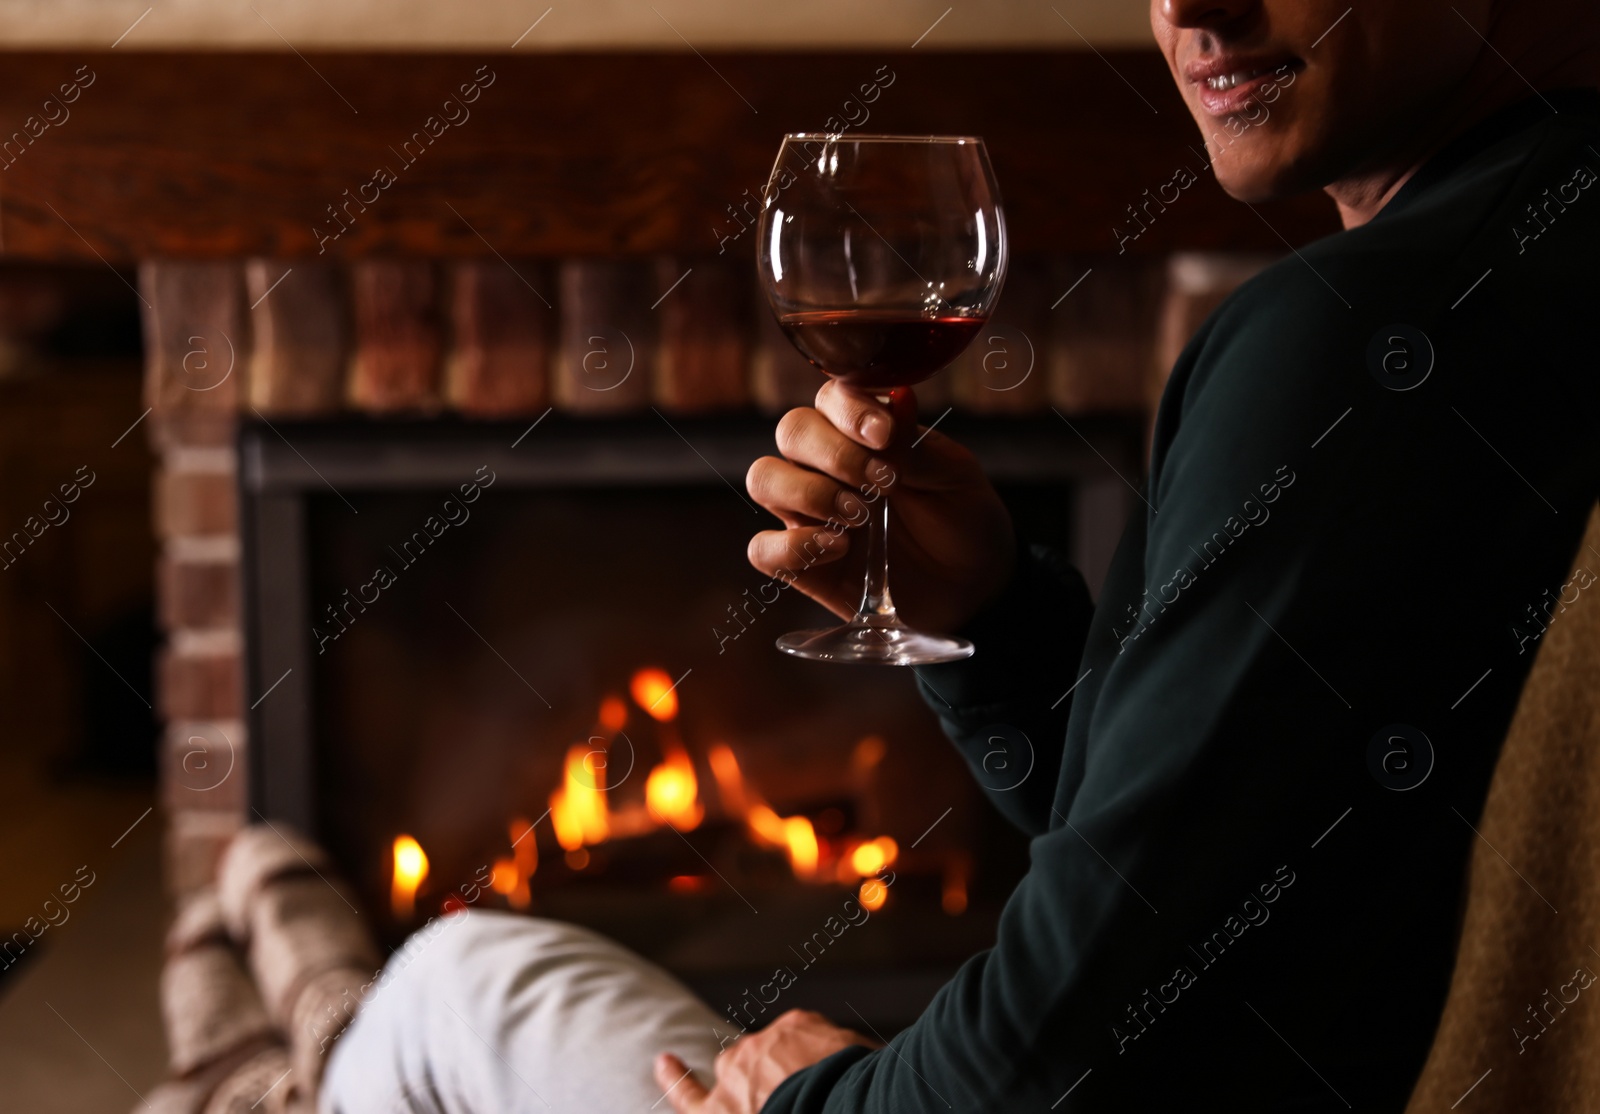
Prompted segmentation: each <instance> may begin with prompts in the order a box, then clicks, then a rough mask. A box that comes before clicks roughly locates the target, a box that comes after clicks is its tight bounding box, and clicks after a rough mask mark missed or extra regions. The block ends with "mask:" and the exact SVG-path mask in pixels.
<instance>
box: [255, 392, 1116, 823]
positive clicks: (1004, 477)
mask: <svg viewBox="0 0 1600 1114" xmlns="http://www.w3.org/2000/svg"><path fill="white" fill-rule="evenodd" d="M774 424H775V419H774V418H772V417H771V416H758V415H748V414H745V415H736V416H725V417H711V418H682V419H672V420H670V421H669V420H668V419H667V418H665V417H663V416H661V415H660V414H654V415H649V416H644V415H640V416H631V417H626V418H603V419H600V418H563V417H560V416H556V415H553V414H551V413H550V412H549V411H546V413H545V416H544V417H543V418H541V419H540V420H539V421H537V422H534V423H532V424H531V425H530V424H528V423H526V422H515V423H513V422H499V421H493V422H490V421H470V420H464V419H459V418H429V419H425V420H389V421H385V420H381V419H352V420H340V421H300V422H290V421H278V422H268V421H261V422H247V423H242V424H241V426H240V428H239V431H238V435H237V436H238V441H237V444H238V452H239V456H238V460H239V468H238V485H239V486H238V495H239V526H240V539H241V547H242V554H241V575H242V578H243V579H242V596H243V606H244V631H245V655H244V671H245V686H246V687H245V691H246V693H247V694H251V695H252V696H253V697H254V699H253V702H252V703H251V705H250V708H249V711H248V713H247V717H248V719H247V725H248V732H249V735H248V739H249V742H248V746H247V753H248V755H249V767H250V786H249V798H250V801H249V803H250V805H251V807H252V808H254V809H255V810H256V811H257V812H258V813H259V814H260V815H262V816H264V817H266V818H267V819H269V820H283V821H287V822H289V823H291V824H294V825H295V826H297V827H298V828H300V830H302V831H304V832H307V833H311V834H313V835H314V834H315V833H316V828H317V825H316V815H317V812H316V797H315V794H316V776H315V760H316V751H315V748H316V740H315V738H314V719H315V716H314V708H315V704H314V699H315V693H314V692H313V689H312V672H313V670H312V659H313V657H314V656H315V655H314V653H313V650H312V643H311V639H310V636H309V634H308V633H307V632H309V630H310V622H311V617H312V608H311V599H310V585H309V581H310V564H311V554H310V552H309V548H308V546H309V536H308V525H307V515H306V500H307V497H308V496H310V495H313V494H320V493H324V492H330V491H331V492H332V493H334V494H336V495H342V494H343V493H345V492H373V491H399V490H405V491H429V490H441V491H443V490H453V489H454V488H455V486H456V485H457V484H458V483H459V482H460V480H461V478H462V477H463V476H469V475H471V474H472V473H473V472H474V470H475V469H477V467H478V466H479V465H482V464H487V465H488V466H489V467H490V468H491V469H493V471H494V473H495V476H496V480H495V482H496V484H504V485H507V486H508V487H511V488H515V489H520V490H539V489H544V490H559V489H568V490H570V489H582V488H595V487H630V488H691V489H693V488H705V487H708V486H717V485H722V484H726V485H727V486H729V487H730V488H734V489H735V490H736V491H737V490H739V489H741V488H742V486H743V481H744V475H745V472H746V471H747V470H748V468H749V466H750V464H751V463H752V462H753V461H755V460H756V458H758V457H760V456H764V455H768V454H771V453H772V452H774V448H773V426H774ZM940 429H941V431H943V432H946V433H948V434H950V435H951V436H953V437H955V438H957V439H958V440H960V441H961V442H962V443H963V444H965V445H967V446H968V447H969V448H970V449H971V450H972V451H973V452H974V453H975V454H976V456H977V457H978V459H979V460H980V461H981V462H982V464H983V466H984V468H985V469H986V471H987V472H988V474H989V476H990V477H991V478H992V479H993V480H994V481H995V482H996V484H997V485H1002V486H1003V485H1008V484H1032V483H1038V484H1051V485H1069V486H1070V487H1071V489H1072V492H1073V506H1072V512H1071V513H1072V523H1071V526H1072V533H1071V537H1072V552H1071V554H1070V556H1071V558H1072V560H1073V562H1074V564H1076V565H1077V566H1078V567H1079V568H1080V569H1082V570H1083V572H1084V574H1085V577H1086V579H1087V580H1088V581H1089V584H1090V587H1091V590H1093V591H1096V592H1098V588H1099V585H1100V582H1101V579H1102V578H1103V576H1104V571H1105V567H1106V565H1107V564H1108V563H1109V561H1110V557H1111V553H1112V551H1113V549H1114V548H1115V545H1116V541H1117V538H1118V537H1119V536H1120V534H1121V532H1122V528H1123V525H1124V523H1125V522H1126V520H1127V516H1128V515H1129V514H1130V513H1131V512H1132V509H1133V506H1134V504H1135V502H1136V500H1137V498H1138V496H1137V493H1136V492H1134V491H1133V489H1132V488H1131V486H1129V483H1128V482H1127V481H1126V480H1125V479H1124V477H1128V476H1140V475H1142V473H1143V464H1144V461H1143V454H1144V449H1143V444H1144V422H1143V418H1142V416H1135V415H1110V416H1104V417H1093V418H1082V419H1079V420H1077V421H1075V422H1073V423H1071V425H1070V427H1069V426H1068V425H1064V424H1063V422H1062V421H1061V420H1059V419H1058V418H1056V417H1055V416H1053V415H1051V416H1046V417H1034V416H1029V417H1015V418H1013V417H1004V418H1002V417H977V416H973V415H957V414H949V416H948V420H947V421H942V422H941V423H940ZM269 615H275V616H282V615H298V616H302V617H304V620H305V622H304V624H301V623H298V622H295V623H285V622H266V621H264V620H265V617H266V616H269ZM269 689H270V690H271V698H270V699H268V698H267V697H266V695H265V694H267V693H268V690H269ZM247 698H248V697H247Z"/></svg>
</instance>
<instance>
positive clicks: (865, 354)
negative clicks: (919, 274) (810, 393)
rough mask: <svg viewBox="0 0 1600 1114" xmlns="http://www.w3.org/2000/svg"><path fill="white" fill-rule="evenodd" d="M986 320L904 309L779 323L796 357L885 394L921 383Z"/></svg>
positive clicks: (803, 316)
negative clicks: (794, 350) (925, 314)
mask: <svg viewBox="0 0 1600 1114" xmlns="http://www.w3.org/2000/svg"><path fill="white" fill-rule="evenodd" d="M987 320H988V318H986V317H978V316H966V317H961V316H953V315H949V314H946V315H944V316H933V317H929V316H923V315H921V314H913V313H907V312H905V311H903V310H900V311H896V310H886V311H885V310H870V309H838V310H810V311H804V312H801V313H786V314H784V315H783V316H782V317H779V318H778V324H779V325H780V326H781V327H782V328H783V331H784V333H785V334H787V335H788V337H789V340H790V342H791V343H792V344H793V345H794V346H795V347H796V348H798V349H799V350H800V354H801V355H803V356H804V357H805V358H806V359H808V360H810V361H811V362H812V363H813V364H815V365H816V366H817V367H818V368H819V369H821V370H822V371H824V372H826V373H827V374H828V375H831V376H833V377H834V378H835V379H837V380H839V381H840V382H842V383H847V384H849V385H850V386H852V387H859V388H860V389H862V390H864V391H886V390H889V389H890V388H892V387H909V386H911V384H913V383H920V382H922V381H923V380H924V379H926V378H928V376H930V375H932V374H933V373H934V372H936V371H938V370H939V369H940V368H942V367H945V366H947V365H948V364H949V363H950V362H951V361H952V360H954V359H955V358H956V357H957V356H959V355H961V353H962V352H963V351H964V350H965V349H966V347H967V345H968V344H970V343H971V342H972V340H973V338H974V337H976V336H977V335H978V331H979V330H980V329H982V328H983V325H984V322H985V321H987Z"/></svg>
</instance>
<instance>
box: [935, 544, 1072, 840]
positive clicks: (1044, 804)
mask: <svg viewBox="0 0 1600 1114" xmlns="http://www.w3.org/2000/svg"><path fill="white" fill-rule="evenodd" d="M1093 615H1094V604H1093V603H1092V602H1091V601H1090V598H1089V588H1088V585H1086V584H1085V583H1084V580H1083V576H1082V574H1080V573H1079V572H1078V570H1077V569H1075V568H1073V567H1072V565H1070V564H1069V563H1067V561H1066V560H1065V559H1063V558H1062V557H1061V556H1060V554H1058V553H1057V552H1056V551H1055V550H1053V549H1050V548H1048V547H1046V546H1040V545H1019V546H1018V549H1017V566H1016V568H1015V569H1014V570H1013V572H1012V575H1011V578H1010V580H1009V581H1008V583H1007V584H1006V586H1005V588H1004V589H1003V590H1002V591H1001V592H1000V594H999V595H998V596H997V597H996V598H995V599H993V600H992V601H990V603H989V604H988V605H987V606H986V607H985V608H984V609H983V611H981V612H980V613H979V614H978V615H977V616H975V617H974V618H973V619H972V620H970V621H969V622H968V623H967V624H966V626H965V627H964V628H963V629H962V630H961V631H959V632H957V633H959V634H960V635H961V636H962V637H963V638H967V639H969V640H970V641H971V642H972V643H973V645H974V647H975V648H976V650H975V652H974V654H973V656H972V657H970V658H968V659H966V660H965V661H958V662H945V663H942V664H939V665H925V666H922V667H921V668H919V669H918V670H917V671H916V672H917V684H918V687H919V688H920V690H921V692H922V696H923V699H924V700H926V701H927V703H928V704H929V706H930V707H932V708H933V710H934V711H935V712H936V713H937V714H938V716H939V722H940V723H941V724H942V725H943V727H944V731H945V734H946V735H948V736H949V737H950V739H951V741H952V742H954V743H955V745H956V748H957V749H958V750H960V751H961V754H962V757H963V758H965V759H966V762H967V765H968V767H969V768H970V769H971V770H972V773H973V776H974V777H975V778H976V779H977V781H978V784H979V785H980V786H982V787H983V790H984V792H985V795H987V796H988V798H989V799H990V801H992V802H993V803H994V805H995V807H996V808H998V809H999V811H1000V813H1001V814H1002V815H1003V816H1005V817H1006V819H1008V820H1010V821H1011V822H1012V823H1013V824H1015V825H1016V826H1017V827H1019V828H1021V829H1022V830H1023V831H1024V832H1026V833H1028V834H1029V835H1038V834H1039V833H1041V832H1043V831H1044V830H1045V829H1046V828H1047V827H1048V826H1049V821H1050V802H1051V798H1052V796H1053V795H1054V793H1055V786H1056V778H1057V774H1058V772H1059V770H1060V768H1061V752H1062V746H1063V743H1064V740H1065V738H1066V733H1067V717H1068V715H1069V713H1070V712H1071V710H1072V697H1071V695H1070V693H1069V690H1070V689H1071V688H1072V685H1073V681H1074V680H1075V678H1076V676H1077V674H1076V673H1075V672H1074V671H1075V670H1076V669H1077V667H1078V664H1079V661H1080V659H1081V658H1082V655H1083V646H1084V640H1085V638H1086V637H1087V635H1088V631H1089V623H1090V620H1091V619H1092V618H1093Z"/></svg>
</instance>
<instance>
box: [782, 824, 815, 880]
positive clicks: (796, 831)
mask: <svg viewBox="0 0 1600 1114" xmlns="http://www.w3.org/2000/svg"><path fill="white" fill-rule="evenodd" d="M783 841H784V844H785V846H786V847H787V848H788V851H789V866H790V867H792V868H793V869H794V872H795V873H796V874H798V875H800V876H801V877H802V878H804V877H808V876H810V875H812V874H815V873H816V872H817V851H818V848H817V833H816V831H815V830H814V829H813V828H812V827H811V821H809V820H807V819H806V818H805V817H804V816H789V817H785V818H784V821H783Z"/></svg>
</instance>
